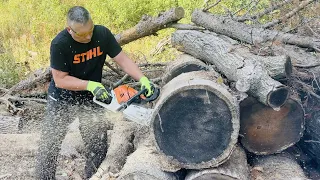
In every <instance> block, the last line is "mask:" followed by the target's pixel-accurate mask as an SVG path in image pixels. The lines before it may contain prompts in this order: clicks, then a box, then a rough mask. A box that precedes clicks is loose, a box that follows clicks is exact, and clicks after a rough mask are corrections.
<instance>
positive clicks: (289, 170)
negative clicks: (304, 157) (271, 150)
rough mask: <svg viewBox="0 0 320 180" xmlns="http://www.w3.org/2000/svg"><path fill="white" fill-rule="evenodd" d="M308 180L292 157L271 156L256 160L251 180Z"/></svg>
mask: <svg viewBox="0 0 320 180" xmlns="http://www.w3.org/2000/svg"><path fill="white" fill-rule="evenodd" d="M275 179H276V180H288V179H296V180H307V179H308V178H307V177H306V176H305V174H304V172H303V169H302V168H301V167H300V165H299V164H298V163H297V162H296V161H295V160H294V159H293V158H291V157H286V156H282V155H280V154H279V155H269V156H265V157H259V158H258V159H256V161H255V162H254V164H253V165H252V169H251V180H275Z"/></svg>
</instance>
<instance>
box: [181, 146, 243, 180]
mask: <svg viewBox="0 0 320 180" xmlns="http://www.w3.org/2000/svg"><path fill="white" fill-rule="evenodd" d="M206 179H208V180H209V179H224V180H245V179H249V165H248V164H247V157H246V153H245V151H244V150H243V149H242V148H241V147H240V146H239V145H237V146H236V147H235V149H234V151H233V152H232V154H231V156H230V158H229V160H228V161H227V162H225V163H223V164H222V165H220V166H218V167H216V168H211V169H203V170H199V171H195V170H192V171H190V172H188V174H187V176H186V178H185V180H206Z"/></svg>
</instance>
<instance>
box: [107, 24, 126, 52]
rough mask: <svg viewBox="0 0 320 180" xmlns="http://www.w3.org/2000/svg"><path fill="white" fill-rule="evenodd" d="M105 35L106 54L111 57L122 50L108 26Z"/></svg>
mask: <svg viewBox="0 0 320 180" xmlns="http://www.w3.org/2000/svg"><path fill="white" fill-rule="evenodd" d="M106 37H107V42H106V43H107V51H108V55H109V56H110V57H111V58H114V57H116V56H117V55H118V54H119V53H120V52H121V51H122V48H121V46H120V45H119V43H118V42H117V40H116V38H115V37H114V35H113V34H112V33H111V31H110V30H109V29H108V28H106Z"/></svg>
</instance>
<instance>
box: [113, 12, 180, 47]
mask: <svg viewBox="0 0 320 180" xmlns="http://www.w3.org/2000/svg"><path fill="white" fill-rule="evenodd" d="M183 17H184V9H183V8H182V7H176V8H171V9H170V10H168V11H166V12H163V13H161V14H159V15H158V16H157V17H150V16H146V15H145V16H143V17H142V18H141V20H140V22H139V23H138V24H137V25H135V26H134V27H132V28H130V29H128V30H126V31H124V32H122V33H120V34H118V35H116V36H115V38H116V40H117V41H118V43H119V44H120V45H124V44H127V43H129V42H131V41H134V40H137V39H139V38H142V37H145V36H150V35H152V34H154V33H156V32H157V31H159V30H161V29H164V28H166V27H167V25H169V24H170V23H175V22H177V21H179V20H180V19H182V18H183Z"/></svg>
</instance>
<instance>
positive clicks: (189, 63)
mask: <svg viewBox="0 0 320 180" xmlns="http://www.w3.org/2000/svg"><path fill="white" fill-rule="evenodd" d="M208 70H209V66H207V65H206V64H205V63H204V62H202V61H200V60H199V59H196V58H194V57H192V56H190V55H188V54H181V55H179V56H178V57H177V58H176V59H175V60H174V61H172V62H171V63H170V64H168V66H167V69H166V73H165V74H164V75H163V78H162V84H163V85H165V84H166V83H168V82H169V81H170V80H172V79H173V78H175V77H177V76H178V75H180V74H182V73H187V72H192V71H208Z"/></svg>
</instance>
